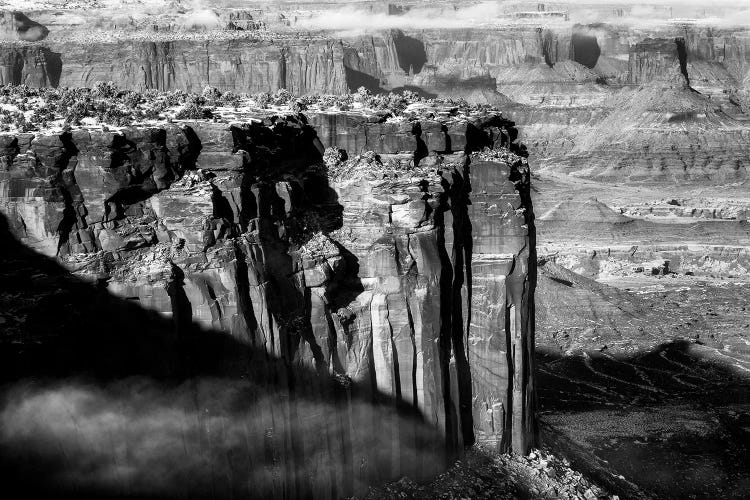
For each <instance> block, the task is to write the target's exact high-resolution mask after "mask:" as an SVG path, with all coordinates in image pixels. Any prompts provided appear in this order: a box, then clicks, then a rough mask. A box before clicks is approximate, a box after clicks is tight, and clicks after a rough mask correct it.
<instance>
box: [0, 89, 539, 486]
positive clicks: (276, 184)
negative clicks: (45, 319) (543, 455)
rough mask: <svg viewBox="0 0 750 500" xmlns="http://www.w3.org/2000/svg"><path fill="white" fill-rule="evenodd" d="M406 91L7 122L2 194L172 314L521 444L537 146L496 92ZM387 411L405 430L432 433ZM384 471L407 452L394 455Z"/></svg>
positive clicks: (39, 227) (78, 265)
mask: <svg viewBox="0 0 750 500" xmlns="http://www.w3.org/2000/svg"><path fill="white" fill-rule="evenodd" d="M409 109H410V112H409V113H408V114H407V116H398V117H391V118H386V116H385V115H383V114H375V113H371V112H367V111H357V112H323V111H319V112H316V111H311V112H309V113H307V116H303V115H293V114H290V115H288V116H286V117H283V115H274V114H272V113H270V112H258V113H256V115H255V116H254V117H250V116H248V117H246V119H245V120H243V121H242V122H238V123H231V124H230V123H223V122H210V121H195V122H191V121H188V122H176V123H173V124H163V125H160V126H155V127H129V128H127V127H126V128H122V129H119V130H118V131H116V132H112V131H105V130H101V129H86V128H77V129H73V130H70V131H66V132H63V133H57V134H50V133H45V132H40V133H36V134H10V135H8V134H6V135H4V136H3V137H2V144H1V146H2V165H3V172H2V173H0V185H1V186H2V187H0V193H1V194H2V198H0V199H1V200H2V205H1V206H2V210H3V212H4V213H5V214H6V216H7V218H8V221H9V224H10V227H11V230H12V231H13V232H14V233H15V234H16V235H17V237H18V238H19V239H20V240H21V241H22V242H24V243H25V244H26V245H29V246H31V247H32V248H35V249H37V250H38V251H40V252H43V253H46V254H48V255H52V256H57V258H58V259H59V260H60V261H61V262H62V263H64V264H65V265H66V266H67V267H68V268H69V269H71V270H73V271H74V272H75V273H76V275H78V276H80V277H83V278H85V279H86V280H91V281H94V282H99V283H102V284H106V288H107V290H108V291H109V292H111V293H113V294H115V295H117V296H120V297H122V298H126V299H129V300H131V301H134V302H135V303H137V304H139V305H140V306H141V307H143V308H146V309H149V310H153V311H157V312H159V313H161V314H162V315H163V316H165V317H167V318H172V321H173V325H174V328H175V331H176V332H177V333H178V335H179V332H180V331H183V332H184V331H187V330H188V328H189V325H190V324H191V323H193V322H195V323H197V324H199V325H202V326H203V327H204V328H205V329H207V330H209V329H210V330H213V331H221V332H226V333H228V334H230V335H231V337H232V338H234V339H235V340H236V341H238V342H240V343H242V344H244V345H247V346H251V347H252V348H254V349H259V350H260V351H262V352H265V353H266V355H267V356H269V359H278V360H281V362H282V365H283V366H288V367H296V368H299V369H309V370H311V371H313V372H317V373H319V374H321V375H322V374H326V375H332V376H334V377H335V378H337V379H338V380H341V381H343V382H342V383H345V384H354V387H359V388H360V389H358V391H360V392H361V391H362V390H364V391H365V393H370V394H371V395H370V396H368V397H370V398H373V399H375V400H377V399H378V397H387V398H392V400H393V401H395V402H396V404H398V405H405V406H406V407H408V408H411V409H413V410H415V411H418V412H419V413H420V414H421V415H422V417H423V418H424V421H425V422H426V423H427V424H428V425H429V426H431V427H433V428H436V429H438V430H439V431H440V434H441V435H442V436H443V437H444V439H445V447H446V448H445V449H446V450H448V451H449V455H452V454H454V453H457V452H458V451H459V450H461V449H462V447H463V446H468V445H471V444H472V443H474V441H475V440H476V439H478V438H479V439H482V440H484V441H488V442H494V443H496V444H497V446H498V449H500V450H503V451H515V452H520V453H525V452H527V451H528V450H529V449H530V447H531V446H533V445H534V440H535V438H534V436H535V421H534V411H535V410H534V376H533V373H534V370H533V349H534V305H533V295H534V285H535V279H536V278H535V240H534V217H533V212H532V207H531V202H530V198H529V170H528V165H527V162H526V160H525V158H524V155H525V152H524V151H522V150H521V149H520V148H519V147H518V145H517V144H515V143H514V142H513V141H514V140H515V137H516V134H517V133H516V132H515V129H514V128H513V123H512V122H509V121H508V120H506V119H504V118H503V117H502V116H501V115H500V114H497V113H495V112H491V111H488V110H469V109H463V108H456V107H451V106H446V105H445V104H440V103H415V104H413V105H412V106H410V108H409ZM326 146H327V147H328V148H329V149H327V150H326V149H325V147H326ZM324 151H325V153H326V154H325V155H323V152H324ZM258 362H259V361H254V363H258ZM287 383H288V384H291V385H292V386H293V385H295V384H303V385H304V381H294V380H288V382H287ZM362 388H365V389H362ZM378 395H380V396H378ZM279 432H281V431H279ZM377 432H378V433H380V435H381V436H385V439H387V441H388V442H390V443H392V444H393V449H394V450H396V449H398V448H399V447H402V446H404V444H405V443H410V442H415V440H418V439H419V438H418V434H416V430H414V429H410V428H408V427H407V428H398V426H397V427H396V428H388V429H378V430H377ZM329 439H330V443H334V444H331V446H334V445H335V446H339V444H340V445H341V446H343V447H345V448H346V449H351V450H352V451H351V454H350V455H347V456H349V457H351V456H354V457H357V456H360V455H361V454H363V453H364V454H366V453H368V452H367V450H363V449H361V446H363V443H362V442H351V440H350V439H349V438H347V436H344V435H340V434H338V433H336V432H334V431H331V435H330V437H329ZM335 443H339V444H335ZM292 445H293V443H292ZM285 453H286V452H285ZM289 453H291V451H290V452H289ZM310 453H312V451H310ZM303 454H304V453H303ZM352 454H353V455H352ZM394 457H395V455H394ZM390 471H392V473H393V474H395V475H396V476H398V475H399V474H403V473H411V472H413V468H412V464H410V463H409V460H407V459H405V458H403V456H402V458H399V459H396V458H393V459H392V460H390ZM381 473H382V471H381ZM373 474H374V472H373ZM378 477H384V476H382V475H381V476H372V477H371V478H370V479H371V480H375V479H377V478H378ZM385 477H391V475H390V474H385ZM337 484H338V483H337ZM337 487H338V488H343V489H344V490H346V489H347V487H346V486H342V485H338V486H337ZM338 491H341V489H339V490H338Z"/></svg>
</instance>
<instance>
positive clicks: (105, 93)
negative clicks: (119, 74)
mask: <svg viewBox="0 0 750 500" xmlns="http://www.w3.org/2000/svg"><path fill="white" fill-rule="evenodd" d="M118 92H119V89H118V88H117V85H115V83H114V82H97V83H96V85H94V95H96V96H97V97H103V98H105V99H111V98H113V97H116V96H117V93H118Z"/></svg>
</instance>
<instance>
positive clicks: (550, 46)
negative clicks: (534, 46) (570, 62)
mask: <svg viewBox="0 0 750 500" xmlns="http://www.w3.org/2000/svg"><path fill="white" fill-rule="evenodd" d="M538 32H539V44H540V45H541V48H542V57H543V58H544V62H545V64H546V65H547V66H549V67H550V68H552V67H554V66H555V62H557V60H556V58H555V53H556V52H557V51H556V48H557V47H556V44H557V41H556V40H555V38H554V36H553V35H552V32H551V31H550V30H548V29H543V28H538Z"/></svg>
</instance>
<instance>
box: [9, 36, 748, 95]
mask: <svg viewBox="0 0 750 500" xmlns="http://www.w3.org/2000/svg"><path fill="white" fill-rule="evenodd" d="M321 35H322V36H321V38H319V39H309V40H305V39H304V38H301V39H293V38H288V39H284V38H282V37H280V38H279V40H266V41H254V40H252V39H244V38H237V39H234V40H222V39H213V40H210V39H205V40H202V39H200V37H199V38H198V39H197V40H193V41H191V40H182V39H179V40H178V39H175V40H166V41H164V40H162V41H121V42H117V43H109V42H106V41H102V42H95V41H94V42H86V43H84V42H63V41H53V40H49V41H42V42H37V43H36V44H28V45H17V44H6V45H4V46H3V47H2V49H1V50H0V82H1V83H6V84H7V83H14V84H27V85H31V86H70V87H73V86H91V85H92V84H93V83H94V82H96V81H107V80H112V81H117V82H118V83H119V84H120V85H121V86H122V87H123V88H132V89H138V90H143V89H148V88H155V89H160V90H169V89H183V90H193V91H194V90H198V89H201V88H202V87H204V86H206V85H211V86H214V87H217V88H219V89H221V90H231V91H235V92H261V91H273V90H276V89H279V88H287V89H288V90H290V91H293V92H297V93H301V94H306V93H334V94H335V93H345V92H348V91H351V90H356V89H357V88H358V87H360V86H365V87H367V88H369V89H370V90H391V89H398V88H403V87H407V88H417V89H420V90H422V91H424V92H427V93H430V94H438V95H449V94H451V93H454V94H455V93H458V95H462V94H470V92H471V90H472V89H474V88H481V89H484V90H499V91H500V92H501V93H504V94H506V95H509V96H510V97H511V98H513V99H515V100H517V101H518V102H521V103H528V104H535V103H537V101H541V100H543V98H545V97H546V99H547V100H549V99H550V98H554V97H555V96H554V94H555V92H554V88H555V86H557V87H559V90H560V92H559V93H560V94H564V96H563V97H566V98H567V99H569V100H570V99H571V98H572V99H573V101H572V102H575V99H576V94H577V93H580V92H577V91H579V90H580V89H576V86H577V85H581V84H584V83H596V82H597V80H598V82H599V83H604V82H606V83H608V84H610V85H613V84H614V85H639V84H643V83H648V82H652V81H659V80H663V81H676V80H677V79H678V78H679V77H680V74H681V72H682V73H687V75H689V78H690V82H691V84H692V85H694V86H696V87H697V88H699V89H706V90H712V92H713V93H714V94H720V93H721V89H744V88H746V87H747V82H748V69H749V68H750V37H748V35H747V32H746V31H742V30H736V31H732V30H726V29H723V30H718V29H710V28H699V27H692V26H688V27H679V26H674V27H673V28H663V29H659V30H655V31H653V32H645V31H643V32H641V31H637V30H635V29H632V28H629V29H626V28H622V29H620V28H616V27H612V26H604V25H597V26H577V27H574V28H571V29H565V30H551V29H542V28H538V29H537V28H500V29H497V30H490V29H487V28H478V29H474V30H466V29H464V30H460V29H454V30H424V31H419V32H413V33H405V32H402V31H398V30H393V31H389V32H381V33H379V34H375V35H362V36H355V37H346V38H343V39H338V38H336V36H335V34H334V35H332V34H325V33H323V34H321ZM143 36H148V35H146V34H143ZM161 36H164V35H163V34H162V35H160V37H161ZM285 36H286V35H285ZM329 36H330V37H331V38H326V37H329ZM167 37H168V36H167ZM681 58H682V59H681ZM545 68H546V69H547V70H549V71H547V70H545ZM535 85H536V86H539V85H541V86H543V87H544V88H535ZM467 89H468V90H467ZM717 89H718V90H717ZM586 93H589V94H590V93H591V92H590V91H587V92H586ZM550 94H551V95H550ZM588 98H590V96H588ZM579 99H584V97H583V96H579ZM581 102H582V103H584V104H585V99H584V100H583V101H581ZM541 103H542V104H544V102H541Z"/></svg>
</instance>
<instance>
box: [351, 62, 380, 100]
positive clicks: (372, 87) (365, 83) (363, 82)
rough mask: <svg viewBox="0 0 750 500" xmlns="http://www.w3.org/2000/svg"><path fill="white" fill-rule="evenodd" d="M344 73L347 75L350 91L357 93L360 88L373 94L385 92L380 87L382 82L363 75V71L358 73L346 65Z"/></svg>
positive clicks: (365, 74)
mask: <svg viewBox="0 0 750 500" xmlns="http://www.w3.org/2000/svg"><path fill="white" fill-rule="evenodd" d="M344 72H345V73H346V85H347V86H348V87H349V90H350V91H352V92H356V91H357V89H358V88H360V87H364V88H366V89H367V90H369V91H370V92H371V93H372V94H379V93H381V92H383V89H382V88H381V87H380V80H378V79H377V78H375V77H374V76H371V75H368V74H367V73H363V72H362V71H357V70H356V69H352V68H350V67H349V66H346V65H344Z"/></svg>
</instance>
